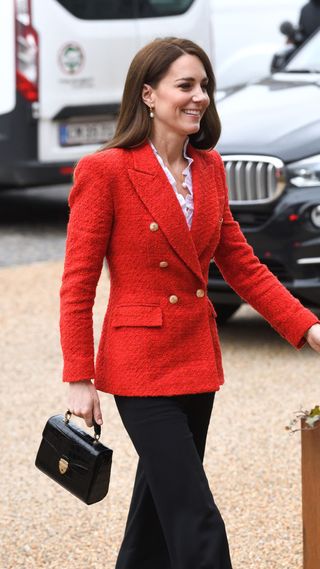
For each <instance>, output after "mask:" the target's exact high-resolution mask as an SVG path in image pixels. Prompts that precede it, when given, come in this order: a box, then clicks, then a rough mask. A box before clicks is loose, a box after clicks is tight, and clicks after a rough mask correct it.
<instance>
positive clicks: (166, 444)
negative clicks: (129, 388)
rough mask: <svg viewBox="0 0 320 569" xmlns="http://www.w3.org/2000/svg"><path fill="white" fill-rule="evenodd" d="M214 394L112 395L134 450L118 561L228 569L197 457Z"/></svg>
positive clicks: (133, 567)
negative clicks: (136, 457)
mask: <svg viewBox="0 0 320 569" xmlns="http://www.w3.org/2000/svg"><path fill="white" fill-rule="evenodd" d="M214 396H215V393H197V394H188V395H174V396H156V397H128V396H119V395H115V396H114V398H115V402H116V405H117V408H118V411H119V413H120V416H121V419H122V422H123V424H124V426H125V428H126V430H127V432H128V434H129V436H130V438H131V440H132V442H133V444H134V446H135V449H136V451H137V453H138V455H139V461H138V466H137V472H136V477H135V483H134V488H133V494H132V499H131V504H130V508H129V514H128V519H127V523H126V528H125V533H124V538H123V541H122V544H121V547H120V551H119V554H118V559H117V563H116V569H232V566H231V561H230V555H229V546H228V540H227V535H226V531H225V526H224V522H223V520H222V518H221V515H220V512H219V510H218V508H217V506H216V504H215V502H214V499H213V496H212V493H211V490H210V488H209V484H208V480H207V477H206V475H205V471H204V469H203V464H202V461H203V457H204V451H205V444H206V437H207V431H208V426H209V421H210V416H211V411H212V406H213V401H214Z"/></svg>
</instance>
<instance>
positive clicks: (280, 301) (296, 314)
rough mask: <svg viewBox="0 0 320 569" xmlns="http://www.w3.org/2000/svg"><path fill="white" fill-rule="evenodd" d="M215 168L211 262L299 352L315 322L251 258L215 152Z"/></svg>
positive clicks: (307, 312)
mask: <svg viewBox="0 0 320 569" xmlns="http://www.w3.org/2000/svg"><path fill="white" fill-rule="evenodd" d="M215 157H216V162H217V164H216V167H217V165H218V175H219V176H220V183H221V184H222V193H223V194H224V204H225V205H224V213H223V222H222V225H221V233H220V241H219V244H218V246H217V248H216V250H215V252H214V255H213V257H214V261H215V263H216V265H217V267H218V268H219V270H220V272H221V274H222V276H223V278H224V279H225V281H226V282H227V283H228V284H229V285H230V286H231V287H232V288H233V290H235V292H236V293H237V294H238V295H239V296H240V297H241V298H242V299H243V300H245V301H246V302H247V303H248V304H250V305H251V306H252V307H253V308H255V309H256V310H257V311H258V312H259V313H260V314H261V316H263V318H265V319H266V320H267V321H268V322H269V324H271V326H272V327H273V328H275V330H276V331H277V332H278V333H279V334H280V335H281V336H282V337H283V338H285V339H286V340H287V341H288V342H289V343H290V344H292V345H293V346H294V347H296V348H297V349H299V348H301V347H302V346H303V345H304V344H305V342H306V340H305V338H304V334H305V333H306V331H307V330H308V329H309V328H310V327H311V326H312V325H313V324H316V323H317V322H318V323H319V320H318V318H317V317H316V316H315V315H314V314H313V313H312V312H311V311H310V310H308V309H306V308H304V306H302V304H301V303H300V302H299V300H298V299H296V298H295V297H294V296H293V295H292V294H291V293H290V292H289V291H288V290H287V289H286V288H285V287H284V286H283V285H282V284H281V283H280V281H279V280H278V279H277V277H275V276H274V275H273V274H272V272H271V271H270V270H269V269H268V268H267V267H266V265H264V264H263V263H261V261H260V260H259V259H258V258H257V257H256V256H255V254H254V252H253V249H252V247H251V246H250V245H249V244H248V242H247V240H246V238H245V237H244V235H243V233H242V232H241V230H240V226H239V224H238V222H236V221H235V220H234V219H233V216H232V213H231V211H230V207H229V199H228V189H227V184H226V176H225V170H224V166H223V161H222V158H221V156H220V155H219V154H218V153H217V152H215Z"/></svg>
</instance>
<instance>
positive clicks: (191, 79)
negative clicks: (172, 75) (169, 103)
mask: <svg viewBox="0 0 320 569" xmlns="http://www.w3.org/2000/svg"><path fill="white" fill-rule="evenodd" d="M176 81H195V78H194V77H180V79H176ZM201 81H208V77H207V76H205V77H203V79H201Z"/></svg>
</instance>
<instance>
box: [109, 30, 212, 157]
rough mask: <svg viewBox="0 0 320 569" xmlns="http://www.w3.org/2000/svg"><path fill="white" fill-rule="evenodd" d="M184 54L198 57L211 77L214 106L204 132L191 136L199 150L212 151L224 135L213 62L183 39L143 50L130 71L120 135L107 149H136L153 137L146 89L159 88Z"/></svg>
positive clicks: (171, 39) (202, 128)
mask: <svg viewBox="0 0 320 569" xmlns="http://www.w3.org/2000/svg"><path fill="white" fill-rule="evenodd" d="M184 54H189V55H195V56H197V57H198V58H199V59H200V61H201V62H202V64H203V66H204V68H205V71H206V74H207V77H208V85H207V93H208V95H209V98H210V104H209V106H208V108H207V110H206V112H205V114H204V116H203V117H202V119H201V123H200V129H199V131H198V132H197V133H194V134H191V135H190V137H189V138H190V143H191V144H192V145H193V146H194V147H195V148H201V149H205V150H209V149H212V148H213V147H214V146H215V145H216V144H217V142H218V140H219V137H220V133H221V124H220V119H219V116H218V113H217V109H216V106H215V102H214V91H215V87H216V82H215V77H214V73H213V69H212V65H211V63H210V59H209V57H208V56H207V54H206V53H205V51H204V50H203V49H202V48H201V47H199V46H198V45H197V44H195V43H194V42H192V41H190V40H188V39H182V38H175V37H169V38H163V39H155V40H154V41H152V42H150V43H149V44H147V45H146V46H145V47H143V48H142V49H140V50H139V51H138V53H137V54H136V55H135V57H134V58H133V60H132V62H131V65H130V67H129V70H128V73H127V78H126V82H125V86H124V91H123V97H122V102H121V107H120V113H119V118H118V122H117V127H116V132H115V135H114V137H113V138H112V140H110V141H109V142H108V143H107V144H106V145H104V146H103V147H102V148H101V149H100V150H104V149H106V148H133V147H135V146H139V145H140V144H142V143H143V142H144V141H145V140H146V139H147V138H148V137H149V136H150V134H151V127H152V122H151V119H150V117H149V109H148V108H147V106H146V105H145V103H144V102H143V100H142V89H143V85H144V84H145V83H147V84H148V85H151V87H153V88H155V87H156V86H157V84H158V83H159V81H161V79H162V78H163V77H164V76H165V75H166V73H167V71H168V69H169V67H170V65H171V64H172V63H173V62H174V61H175V60H176V59H178V57H181V56H182V55H184Z"/></svg>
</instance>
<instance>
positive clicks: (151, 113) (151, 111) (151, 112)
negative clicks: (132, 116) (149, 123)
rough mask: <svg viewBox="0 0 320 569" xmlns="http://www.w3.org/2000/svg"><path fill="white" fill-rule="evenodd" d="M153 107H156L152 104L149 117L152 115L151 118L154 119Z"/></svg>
mask: <svg viewBox="0 0 320 569" xmlns="http://www.w3.org/2000/svg"><path fill="white" fill-rule="evenodd" d="M153 109H154V107H153V106H152V105H151V107H150V111H149V117H150V118H151V119H153V118H154V112H153Z"/></svg>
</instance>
